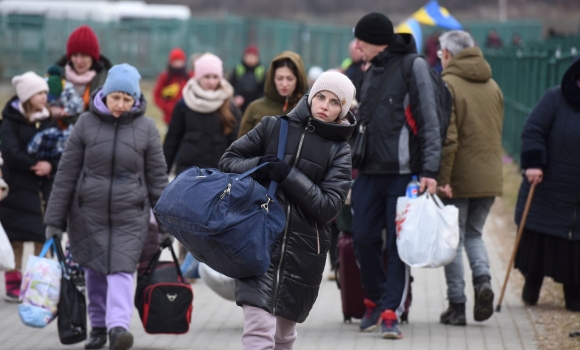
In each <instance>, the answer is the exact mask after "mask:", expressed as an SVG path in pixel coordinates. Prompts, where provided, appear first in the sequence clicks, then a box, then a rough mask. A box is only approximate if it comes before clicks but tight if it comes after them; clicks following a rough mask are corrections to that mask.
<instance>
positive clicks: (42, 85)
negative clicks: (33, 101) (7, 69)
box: [12, 72, 48, 103]
mask: <svg viewBox="0 0 580 350" xmlns="http://www.w3.org/2000/svg"><path fill="white" fill-rule="evenodd" d="M12 86H14V88H15V89H16V95H18V99H19V100H20V103H24V102H26V101H28V100H30V98H31V97H32V96H34V95H36V94H37V93H39V92H42V91H46V92H48V83H47V82H46V80H45V79H44V78H43V77H41V76H39V75H38V74H36V73H34V72H26V73H24V74H22V75H17V76H15V77H14V78H12Z"/></svg>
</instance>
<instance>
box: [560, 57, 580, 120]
mask: <svg viewBox="0 0 580 350" xmlns="http://www.w3.org/2000/svg"><path fill="white" fill-rule="evenodd" d="M579 75H580V55H578V56H576V57H574V60H573V61H572V64H571V65H570V68H568V70H567V71H566V73H565V74H564V77H563V78H562V84H561V85H560V86H561V87H560V88H561V89H562V95H563V96H564V98H565V99H566V102H568V103H569V104H570V105H571V106H572V108H574V110H576V111H580V86H578V80H579V79H580V77H579Z"/></svg>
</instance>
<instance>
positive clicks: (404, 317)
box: [401, 311, 409, 324]
mask: <svg viewBox="0 0 580 350" xmlns="http://www.w3.org/2000/svg"><path fill="white" fill-rule="evenodd" d="M404 323H406V324H409V313H408V312H406V311H405V312H403V313H402V314H401V324H404Z"/></svg>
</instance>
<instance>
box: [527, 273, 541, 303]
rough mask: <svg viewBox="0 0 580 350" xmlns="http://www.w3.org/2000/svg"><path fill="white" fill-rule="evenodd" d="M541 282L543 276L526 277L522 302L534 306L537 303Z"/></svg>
mask: <svg viewBox="0 0 580 350" xmlns="http://www.w3.org/2000/svg"><path fill="white" fill-rule="evenodd" d="M543 282H544V276H526V283H525V284H524V290H523V291H522V300H523V301H524V303H526V304H527V305H536V304H537V303H538V299H540V290H541V289H542V283H543Z"/></svg>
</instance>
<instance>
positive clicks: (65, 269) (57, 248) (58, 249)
mask: <svg viewBox="0 0 580 350" xmlns="http://www.w3.org/2000/svg"><path fill="white" fill-rule="evenodd" d="M52 239H53V240H54V242H53V246H54V254H55V255H56V257H57V258H58V262H59V264H60V266H61V268H62V276H63V277H65V278H67V279H68V278H69V276H70V267H69V266H68V265H67V264H66V258H65V256H64V252H63V251H62V245H61V242H60V238H58V236H54V237H53V238H52Z"/></svg>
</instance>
